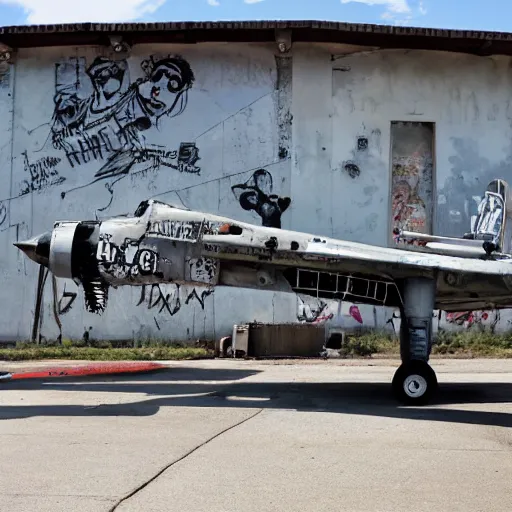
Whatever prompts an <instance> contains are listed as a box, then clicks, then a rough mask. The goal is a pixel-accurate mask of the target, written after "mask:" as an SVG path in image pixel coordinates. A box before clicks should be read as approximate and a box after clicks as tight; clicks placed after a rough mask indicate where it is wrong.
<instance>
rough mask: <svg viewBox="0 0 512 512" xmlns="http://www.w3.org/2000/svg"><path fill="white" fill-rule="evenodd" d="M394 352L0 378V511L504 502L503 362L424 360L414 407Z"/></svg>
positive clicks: (372, 507)
mask: <svg viewBox="0 0 512 512" xmlns="http://www.w3.org/2000/svg"><path fill="white" fill-rule="evenodd" d="M23 364H24V365H25V367H26V363H23ZM397 364H398V363H397V362H396V361H386V360H375V361H372V360H369V361H368V360H367V361H358V360H353V361H340V360H335V361H333V360H331V361H266V362H263V361H258V362H256V361H232V360H217V361H198V362H180V363H168V366H169V369H168V370H165V371H163V372H157V373H154V374H150V375H140V376H134V375H129V376H123V377H119V376H117V377H108V378H107V377H94V378H66V379H48V380H46V381H44V380H43V381H40V380H38V381H11V382H9V383H5V384H3V385H1V386H0V453H1V454H2V461H3V464H2V466H3V470H2V471H1V472H0V503H1V504H2V506H1V510H9V511H15V512H18V511H31V512H32V511H37V512H38V511H43V512H44V511H50V510H51V511H52V512H56V511H64V510H65V511H69V510H73V511H99V512H103V511H105V512H106V511H109V510H117V511H123V512H127V511H147V512H152V511H165V512H168V511H179V512H200V511H201V512H202V511H205V512H206V511H207V512H235V511H236V512H240V511H243V512H253V511H256V510H258V511H261V510H264V511H269V512H273V511H279V512H283V511H296V510H303V511H310V510H311V511H313V510H314V511H315V512H317V511H329V512H330V511H339V510H343V511H350V512H355V511H357V512H363V511H364V512H374V511H379V512H381V511H393V512H401V511H406V510H407V512H414V511H418V512H423V511H427V510H428V511H429V512H431V511H432V510H436V511H450V512H452V511H453V512H455V511H459V510H460V511H464V512H473V511H475V512H476V511H491V510H492V511H493V512H494V511H497V512H500V511H507V512H508V511H510V510H511V509H512V485H510V481H511V479H512V478H511V477H512V429H511V427H512V361H493V360H435V361H433V366H434V368H435V369H436V371H437V372H438V378H439V381H440V384H441V395H440V397H439V400H438V403H436V404H434V405H432V406H429V407H425V408H407V407H402V406H399V405H398V404H396V403H395V401H394V400H393V398H392V397H391V394H390V384H389V383H390V381H391V378H392V375H393V372H394V370H395V368H396V365H397ZM20 366H21V364H20ZM16 367H17V365H16V364H12V365H10V368H9V369H10V370H11V371H16Z"/></svg>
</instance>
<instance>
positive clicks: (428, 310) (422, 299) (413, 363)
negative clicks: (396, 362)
mask: <svg viewBox="0 0 512 512" xmlns="http://www.w3.org/2000/svg"><path fill="white" fill-rule="evenodd" d="M435 286H436V283H435V280H434V279H428V278H409V279H406V280H405V281H404V283H403V310H402V314H401V317H402V319H401V325H400V355H401V358H402V365H401V366H400V368H398V370H397V371H396V373H395V376H394V377H393V384H392V387H393V392H394V394H395V396H396V398H397V399H398V400H399V401H400V402H402V403H404V404H407V405H425V404H427V403H428V402H429V401H430V400H431V399H432V398H433V396H434V395H435V394H436V392H437V388H438V383H437V377H436V374H435V372H434V370H433V369H432V368H431V366H430V365H429V364H428V360H429V357H430V351H431V349H432V313H433V311H434V303H435V291H436V290H435Z"/></svg>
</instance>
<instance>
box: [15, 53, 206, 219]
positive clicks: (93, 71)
mask: <svg viewBox="0 0 512 512" xmlns="http://www.w3.org/2000/svg"><path fill="white" fill-rule="evenodd" d="M141 71H142V77H140V78H137V79H135V80H131V79H130V70H129V66H128V63H127V61H126V60H113V59H109V58H106V57H96V58H95V59H94V61H93V62H92V63H91V64H90V65H88V66H87V62H86V59H85V58H83V57H76V58H70V59H66V60H64V61H62V62H59V63H57V64H56V68H55V94H54V98H53V100H54V112H53V116H52V119H51V122H50V134H49V138H48V140H49V141H50V143H51V146H52V148H53V149H54V150H58V151H59V152H62V153H63V154H64V155H65V158H66V162H67V164H68V166H69V168H70V169H71V170H73V169H77V168H83V167H84V166H86V165H89V164H91V163H92V164H93V165H97V167H93V174H92V176H90V177H88V178H86V179H87V180H88V181H87V182H86V183H84V184H82V185H79V186H78V187H77V188H78V189H80V188H83V187H84V186H88V185H91V184H92V183H95V182H97V181H101V180H105V187H106V189H107V191H108V194H107V198H108V199H110V200H109V203H108V204H107V206H105V207H103V208H99V211H104V210H105V209H106V208H108V207H109V206H110V204H111V203H112V200H113V196H114V189H113V187H114V185H115V184H116V183H117V182H118V181H119V180H121V179H123V178H124V177H125V176H126V175H128V174H130V173H131V174H134V175H137V176H139V177H140V176H142V177H144V176H146V175H147V173H148V172H151V171H153V172H156V171H158V170H160V169H161V168H162V167H165V168H170V169H173V170H176V171H178V172H179V173H186V174H193V175H199V174H200V173H201V167H200V166H199V165H198V163H199V161H200V156H199V149H198V147H197V146H196V144H195V142H190V141H184V142H182V143H180V145H179V147H167V146H166V145H165V144H163V145H162V144H154V143H151V142H150V140H149V139H150V130H151V129H153V128H154V129H156V130H159V129H160V121H161V120H162V119H163V118H174V117H177V116H179V115H180V114H182V113H183V112H184V111H185V109H186V107H187V104H188V92H189V90H190V89H191V88H192V86H193V84H194V81H195V76H194V73H193V71H192V68H191V67H190V64H189V63H188V62H187V61H186V60H185V59H183V58H182V57H180V56H174V55H172V56H168V57H164V58H159V59H156V58H154V57H153V56H151V57H150V58H149V59H147V60H144V61H143V62H142V63H141ZM45 144H46V143H45ZM45 149H46V150H47V149H48V148H45ZM37 151H42V149H40V150H37ZM24 159H25V171H27V172H28V174H29V178H28V179H26V180H24V181H23V182H22V184H21V191H20V195H23V194H27V193H30V192H36V191H40V190H43V189H46V188H48V187H51V186H54V185H60V184H61V183H63V182H64V180H65V178H64V177H62V176H60V175H59V173H58V172H57V170H56V167H57V164H58V163H59V162H60V160H61V159H60V158H56V157H46V158H43V159H40V160H38V161H37V162H35V163H30V162H29V159H28V155H27V154H26V153H24ZM70 181H71V180H70ZM73 190H76V188H71V189H70V190H67V191H62V192H61V197H62V198H64V197H65V196H66V194H68V193H70V192H71V191H73Z"/></svg>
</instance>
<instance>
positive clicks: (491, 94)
mask: <svg viewBox="0 0 512 512" xmlns="http://www.w3.org/2000/svg"><path fill="white" fill-rule="evenodd" d="M0 43H1V47H0V59H1V62H0V161H1V164H2V165H1V167H0V176H1V179H0V255H1V258H0V276H1V283H2V286H1V287H0V303H1V304H2V308H1V309H0V337H1V339H28V338H29V337H30V336H31V332H32V329H33V321H34V317H35V313H36V310H38V309H39V308H38V306H37V304H38V302H39V301H38V297H37V288H38V269H37V268H36V266H35V265H33V264H32V263H30V262H29V261H28V260H27V258H25V257H24V256H23V254H21V253H20V251H18V250H16V249H15V247H13V245H12V244H13V242H15V241H16V240H18V239H26V238H28V237H30V236H33V235H35V234H37V233H40V232H42V231H46V230H48V229H50V228H51V227H52V225H53V223H54V221H56V220H59V219H68V220H71V219H85V218H101V217H106V216H110V215H117V214H122V213H133V212H134V210H135V209H136V207H137V205H138V204H139V203H140V202H141V201H142V200H144V199H147V198H150V197H155V198H158V199H160V200H163V201H166V202H170V203H174V204H177V205H185V206H187V207H188V208H191V209H197V210H204V211H210V212H219V213H220V214H222V215H227V216H230V217H234V218H237V219H240V220H243V221H249V222H255V223H260V222H261V223H265V224H266V225H273V226H282V227H283V228H289V229H294V230H300V231H306V232H310V233H315V234H319V235H327V236H332V237H337V238H344V239H348V240H354V241H361V242H368V243H372V244H377V245H381V246H386V245H388V244H390V243H391V231H392V227H393V226H394V225H396V224H397V223H398V224H400V225H402V226H406V227H407V228H408V229H411V230H419V231H422V232H428V233H434V234H441V235H455V236H458V235H462V234H463V233H464V232H465V231H468V230H469V227H470V221H471V217H472V215H473V214H474V213H475V210H476V206H477V204H478V202H479V200H480V197H481V196H482V194H483V191H484V188H485V186H486V185H487V183H488V181H490V180H491V179H492V178H495V177H501V178H504V179H507V180H509V181H510V182H512V126H511V120H512V59H511V55H512V35H511V34H503V33H487V32H486V33H483V32H457V31H450V30H433V29H415V28H401V27H389V26H371V25H352V24H344V23H324V22H246V23H227V22H226V23H224V22H222V23H160V24H158V23H157V24H154V23H151V24H124V25H103V24H76V25H59V26H30V27H4V28H0ZM269 204H271V205H272V208H266V207H265V205H267V206H268V205H269ZM43 290H44V291H43V295H42V298H41V301H40V302H41V315H40V316H39V317H37V315H36V319H37V322H38V324H39V327H40V333H41V334H42V335H43V336H44V337H46V338H54V337H56V336H58V334H59V330H60V328H61V329H62V334H63V337H65V338H80V337H82V336H83V334H84V332H89V333H90V335H91V336H95V337H99V338H104V339H126V338H128V339H131V338H148V337H150V338H165V339H172V340H192V339H197V338H212V337H219V336H221V335H225V334H226V333H228V332H230V331H231V329H232V326H233V323H237V322H242V321H253V320H258V321H262V322H268V321H271V322H296V321H308V322H312V321H323V320H325V319H328V320H329V321H331V322H332V321H334V322H336V321H337V316H338V315H339V314H340V312H341V315H342V317H343V318H344V319H345V321H346V322H348V324H347V325H350V326H351V325H360V324H361V323H363V324H364V325H366V326H370V327H372V326H375V325H377V326H387V328H392V324H393V322H394V321H395V320H396V319H394V318H393V312H392V311H387V310H380V309H375V308H373V307H364V306H360V307H359V308H358V309H357V308H351V307H350V305H344V306H343V308H341V310H338V309H337V307H336V306H333V305H330V304H324V303H318V302H316V303H314V302H313V303H307V304H304V303H303V302H302V301H301V300H300V299H299V298H297V297H295V296H293V295H279V294H272V293H267V292H254V291H245V290H233V289H231V290H223V289H217V290H215V292H214V293H211V292H208V291H205V290H200V289H198V290H195V289H191V288H184V287H181V288H180V287H177V286H175V285H169V286H160V287H158V286H154V287H152V288H151V287H144V288H142V289H141V288H124V289H118V290H113V291H112V293H111V296H110V302H109V307H108V308H107V312H106V313H105V315H104V316H101V317H100V316H97V315H93V314H90V313H86V312H85V310H84V308H83V297H82V295H81V291H80V290H78V289H77V287H76V285H75V284H74V283H73V282H67V281H59V282H53V281H52V279H51V276H47V278H46V280H45V282H44V288H43ZM440 315H441V316H440V318H439V320H438V321H439V322H441V323H443V322H444V324H443V325H448V326H449V325H455V324H456V323H457V322H459V323H460V322H464V321H466V324H467V322H470V323H471V322H472V323H473V324H474V323H475V322H476V323H483V324H489V325H490V326H491V327H497V328H502V329H505V328H507V325H508V321H507V318H508V317H510V315H508V312H502V313H501V317H500V314H499V313H497V312H492V311H491V312H484V313H476V314H473V316H470V315H469V313H468V315H467V316H466V317H463V318H462V319H460V318H459V317H458V316H457V317H454V316H451V317H448V318H446V315H444V314H440ZM511 318H512V317H511ZM59 326H60V327H59Z"/></svg>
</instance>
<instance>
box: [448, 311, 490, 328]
mask: <svg viewBox="0 0 512 512" xmlns="http://www.w3.org/2000/svg"><path fill="white" fill-rule="evenodd" d="M488 318H489V313H487V312H486V311H484V312H482V313H475V312H474V311H461V312H459V313H447V314H446V321H447V322H448V323H450V324H457V325H463V324H464V323H465V322H467V325H468V327H471V326H472V325H474V324H476V323H480V322H484V321H485V320H487V319H488Z"/></svg>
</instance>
